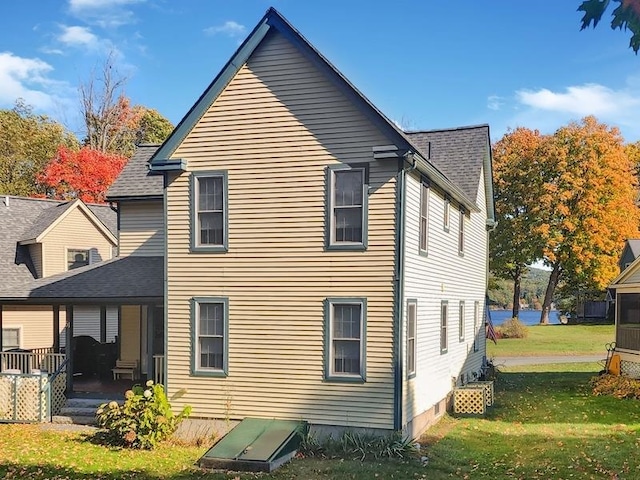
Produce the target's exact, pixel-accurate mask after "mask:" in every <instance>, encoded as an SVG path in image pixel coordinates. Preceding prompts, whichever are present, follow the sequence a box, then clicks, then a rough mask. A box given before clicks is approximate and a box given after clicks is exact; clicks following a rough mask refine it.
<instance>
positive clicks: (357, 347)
mask: <svg viewBox="0 0 640 480" xmlns="http://www.w3.org/2000/svg"><path fill="white" fill-rule="evenodd" d="M366 310H367V303H366V300H365V299H364V298H329V299H327V300H326V304H325V317H326V331H325V335H326V338H327V341H326V342H325V345H326V348H327V350H328V351H325V377H326V378H327V379H329V380H346V381H354V380H355V381H363V380H365V372H366V368H365V326H366Z"/></svg>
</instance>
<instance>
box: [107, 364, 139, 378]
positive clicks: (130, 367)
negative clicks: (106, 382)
mask: <svg viewBox="0 0 640 480" xmlns="http://www.w3.org/2000/svg"><path fill="white" fill-rule="evenodd" d="M111 371H112V372H113V379H114V380H118V379H119V378H131V380H132V381H133V380H137V379H138V361H137V360H116V366H115V368H113V369H111Z"/></svg>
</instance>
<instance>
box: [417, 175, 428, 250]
mask: <svg viewBox="0 0 640 480" xmlns="http://www.w3.org/2000/svg"><path fill="white" fill-rule="evenodd" d="M419 230H420V239H419V242H420V254H422V255H426V254H427V245H428V243H429V182H427V180H425V179H423V180H422V182H421V183H420V228H419Z"/></svg>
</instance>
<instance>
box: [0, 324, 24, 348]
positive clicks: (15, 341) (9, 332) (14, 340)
mask: <svg viewBox="0 0 640 480" xmlns="http://www.w3.org/2000/svg"><path fill="white" fill-rule="evenodd" d="M14 348H20V329H19V328H3V329H2V350H4V351H7V350H11V349H14Z"/></svg>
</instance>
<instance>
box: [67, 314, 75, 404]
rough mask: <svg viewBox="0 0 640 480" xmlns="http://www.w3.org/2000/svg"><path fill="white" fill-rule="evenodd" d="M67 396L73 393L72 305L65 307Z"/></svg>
mask: <svg viewBox="0 0 640 480" xmlns="http://www.w3.org/2000/svg"><path fill="white" fill-rule="evenodd" d="M66 309H67V339H66V343H65V349H66V350H65V351H66V352H67V395H68V394H70V393H71V392H73V305H67V306H66Z"/></svg>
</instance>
